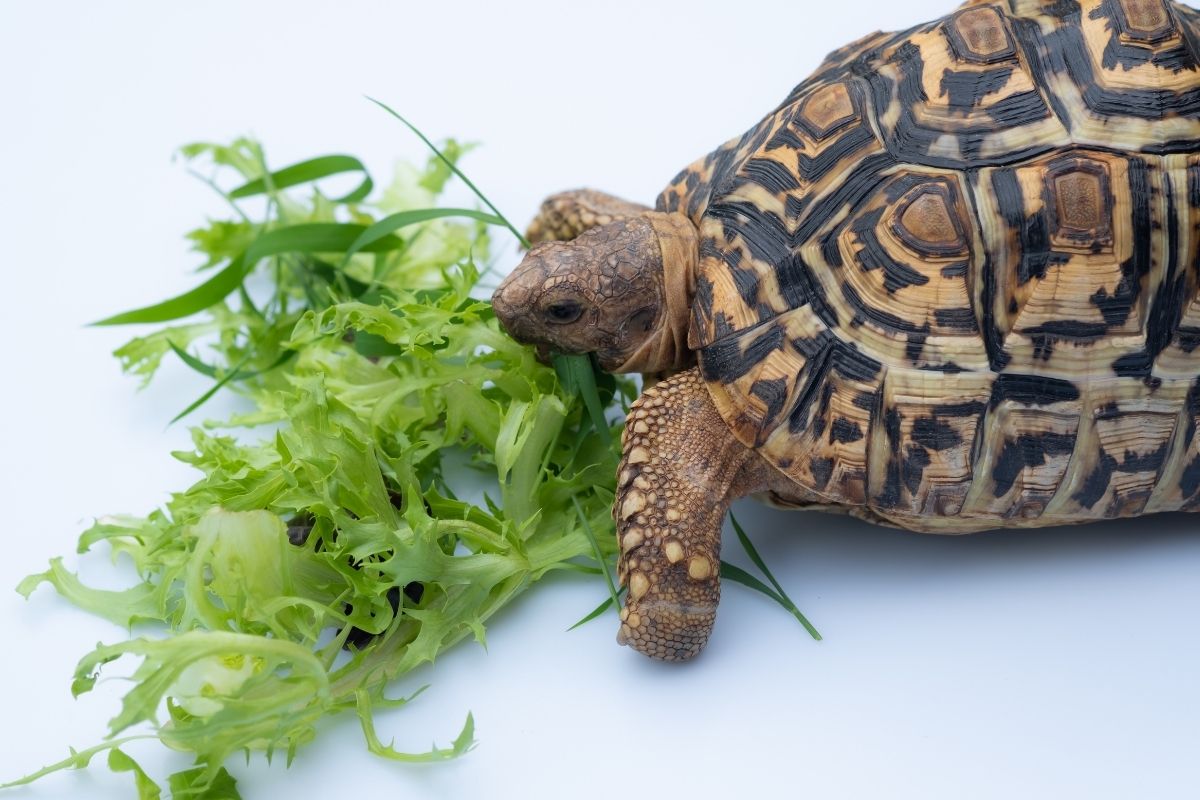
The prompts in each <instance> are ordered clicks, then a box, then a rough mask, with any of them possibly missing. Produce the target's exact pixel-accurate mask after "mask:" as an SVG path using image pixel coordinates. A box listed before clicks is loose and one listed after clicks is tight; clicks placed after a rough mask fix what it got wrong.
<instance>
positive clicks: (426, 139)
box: [367, 96, 529, 250]
mask: <svg viewBox="0 0 1200 800" xmlns="http://www.w3.org/2000/svg"><path fill="white" fill-rule="evenodd" d="M367 99H368V100H370V101H371V102H372V103H374V104H375V105H377V106H379V107H380V108H382V109H383V110H384V111H386V112H387V113H389V114H391V115H392V116H393V117H395V118H396V119H398V120H400V122H402V123H403V124H404V126H405V127H406V128H408V129H409V130H410V131H412V132H413V133H415V134H416V135H417V138H418V139H420V140H421V141H422V142H424V143H425V146H426V147H428V148H429V149H430V150H432V151H433V154H434V155H436V156H437V157H438V158H439V159H441V161H442V163H443V164H445V165H446V167H447V168H449V170H450V171H451V172H453V173H454V174H455V175H457V176H458V179H459V180H461V181H462V182H463V183H465V184H466V185H467V188H468V189H470V190H471V191H472V192H474V193H475V196H476V197H478V198H479V200H480V201H481V202H482V203H483V204H484V205H485V206H487V207H488V208H490V209H491V210H492V213H493V214H495V215H496V216H497V217H499V218H500V220H501V222H503V223H504V227H506V228H508V229H509V230H510V231H512V235H513V236H515V237H517V241H518V242H520V243H521V246H522V247H524V248H525V249H526V250H528V249H529V242H528V241H527V240H526V239H525V237H524V236H523V235H521V232H520V231H518V230H517V229H516V228H514V227H513V224H512V223H511V222H509V221H508V219H507V218H506V217H505V216H504V215H503V214H501V213H500V209H498V208H496V206H494V205H492V201H491V200H488V199H487V197H486V196H484V194H483V192H481V191H479V187H477V186H476V185H475V184H474V183H472V182H471V179H470V178H468V177H467V176H466V175H464V174H463V172H462V170H460V169H459V168H458V166H457V165H456V164H455V163H454V162H453V161H451V160H450V159H448V158H446V156H445V155H444V154H443V153H442V151H441V150H439V149H438V147H437V145H435V144H434V143H433V142H431V141H430V140H429V137H428V136H426V135H425V134H423V133H421V131H420V130H419V129H418V128H417V126H416V125H413V124H412V123H411V122H409V121H408V120H406V119H405V118H404V117H402V116H400V114H399V112H397V111H396V110H395V109H393V108H392V107H391V106H389V105H388V104H386V103H384V102H382V101H380V100H376V99H375V98H374V97H369V96H368V97H367Z"/></svg>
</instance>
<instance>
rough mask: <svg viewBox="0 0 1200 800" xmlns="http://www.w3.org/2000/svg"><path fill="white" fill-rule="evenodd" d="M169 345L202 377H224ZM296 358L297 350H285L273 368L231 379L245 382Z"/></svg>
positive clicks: (210, 367)
mask: <svg viewBox="0 0 1200 800" xmlns="http://www.w3.org/2000/svg"><path fill="white" fill-rule="evenodd" d="M168 344H169V345H171V349H172V350H174V351H175V355H177V356H179V360H180V361H182V362H183V363H185V364H187V365H188V366H189V367H191V368H192V369H194V370H196V372H199V373H200V374H201V375H205V376H207V377H209V378H213V379H218V378H220V377H222V376H221V370H219V369H217V368H216V367H214V366H212V365H211V364H206V363H204V362H203V361H201V360H200V359H198V358H196V357H195V356H194V355H192V354H191V353H189V352H188V351H186V350H184V349H183V348H181V347H178V346H176V344H175V343H174V342H168ZM295 356H296V351H295V350H285V351H284V352H282V353H280V354H279V358H278V360H276V361H275V362H274V363H272V364H271V366H269V367H267V368H266V369H257V370H250V371H249V372H236V373H233V375H232V376H231V378H230V379H231V380H235V381H244V380H246V379H247V378H255V377H258V376H259V375H262V374H264V373H267V372H270V371H271V370H273V369H275V368H276V367H281V366H283V365H284V364H286V363H287V362H288V361H291V360H292V358H294V357H295Z"/></svg>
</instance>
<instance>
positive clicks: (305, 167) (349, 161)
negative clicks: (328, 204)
mask: <svg viewBox="0 0 1200 800" xmlns="http://www.w3.org/2000/svg"><path fill="white" fill-rule="evenodd" d="M347 172H361V173H362V175H363V180H362V183H360V184H359V185H358V187H357V188H355V189H354V191H352V192H350V193H349V194H347V195H345V196H343V197H338V198H333V202H335V203H357V202H360V201H362V200H365V199H366V197H367V195H369V194H370V193H371V190H372V189H373V188H374V186H375V184H374V182H372V180H371V176H370V174H369V173H368V172H367V168H366V167H365V166H363V163H362V162H361V161H359V160H358V159H357V158H355V157H354V156H344V155H335V156H322V157H320V158H311V159H309V160H307V161H301V162H300V163H298V164H292V165H291V166H288V167H284V168H283V169H281V170H277V171H275V172H272V173H270V174H269V175H266V176H264V177H262V178H258V179H256V180H252V181H250V182H249V183H245V184H243V185H241V186H239V187H237V188H236V189H234V190H233V191H231V192H229V195H228V197H229V199H231V200H240V199H242V198H244V197H254V196H255V195H260V194H268V193H269V192H277V191H279V190H280V189H287V188H289V187H291V186H299V185H300V184H302V183H312V182H313V181H317V180H320V179H321V178H328V177H329V176H331V175H341V174H344V173H347Z"/></svg>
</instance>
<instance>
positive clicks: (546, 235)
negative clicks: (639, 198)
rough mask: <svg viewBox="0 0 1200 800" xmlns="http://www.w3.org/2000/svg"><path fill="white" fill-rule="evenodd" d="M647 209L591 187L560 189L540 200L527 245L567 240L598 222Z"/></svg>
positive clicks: (633, 215) (609, 220) (527, 234)
mask: <svg viewBox="0 0 1200 800" xmlns="http://www.w3.org/2000/svg"><path fill="white" fill-rule="evenodd" d="M649 210H650V209H649V208H648V207H647V206H643V205H639V204H637V203H631V202H629V201H628V200H622V199H621V198H619V197H613V196H612V195H610V194H604V193H603V192H597V191H594V190H592V189H576V190H574V191H570V192H560V193H559V194H555V195H551V196H550V197H548V198H546V201H545V202H544V203H542V208H541V210H540V211H538V215H537V216H536V217H534V220H533V222H531V223H530V224H529V230H528V231H526V233H525V238H526V239H528V240H529V244H530V245H535V244H538V243H539V242H566V241H570V240H571V239H574V238H575V237H576V236H578V235H579V234H581V233H583V232H584V231H588V230H591V229H592V228H595V227H597V226H599V225H607V224H608V223H610V222H615V221H616V220H619V219H627V218H628V217H636V216H637V215H638V214H641V213H642V212H643V211H649Z"/></svg>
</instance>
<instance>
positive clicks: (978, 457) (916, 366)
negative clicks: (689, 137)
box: [658, 0, 1200, 531]
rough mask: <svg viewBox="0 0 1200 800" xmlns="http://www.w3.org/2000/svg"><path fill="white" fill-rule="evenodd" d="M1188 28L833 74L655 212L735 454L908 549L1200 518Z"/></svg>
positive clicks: (1047, 17) (1000, 14)
mask: <svg viewBox="0 0 1200 800" xmlns="http://www.w3.org/2000/svg"><path fill="white" fill-rule="evenodd" d="M1198 36H1200V15H1198V14H1197V13H1196V12H1194V11H1193V10H1191V9H1189V8H1186V7H1184V6H1182V5H1178V4H1175V3H1171V2H1166V1H1165V0H1079V2H1075V1H1074V0H1053V1H1052V2H1036V1H1031V0H1010V2H1008V3H1002V2H992V3H988V2H970V3H968V4H967V5H965V6H963V7H962V8H960V9H959V10H958V11H956V12H955V13H953V14H951V15H949V16H947V17H945V18H943V19H940V20H937V21H935V22H932V23H928V24H924V25H920V26H917V27H915V28H913V29H911V30H908V31H905V32H903V33H899V34H874V35H871V36H868V37H867V38H865V39H863V40H861V41H859V42H856V43H854V44H852V45H849V46H848V47H846V48H843V49H842V50H839V51H837V52H835V53H833V54H832V55H831V56H830V57H829V58H828V59H827V60H826V61H825V63H824V64H823V65H822V66H821V67H820V68H819V69H818V71H817V72H816V74H814V75H813V76H812V77H811V78H809V79H808V80H806V81H805V82H804V83H802V84H800V86H799V87H797V88H796V89H795V90H794V91H793V92H792V93H791V95H790V96H789V97H788V98H787V99H786V100H785V102H784V103H783V104H782V105H780V106H779V107H778V109H776V110H775V111H774V112H773V113H771V114H770V115H769V116H767V117H766V119H764V120H763V121H762V122H761V123H760V124H758V125H757V126H755V127H754V128H753V129H751V130H750V131H749V132H748V133H746V134H745V135H744V136H742V137H740V138H739V139H736V140H734V141H732V142H730V143H728V144H726V145H725V146H723V147H722V148H720V149H718V150H717V151H716V152H714V153H712V154H711V155H709V156H707V157H705V158H704V159H702V160H700V161H699V162H697V163H696V164H694V165H693V166H692V167H690V168H688V169H687V170H685V171H684V172H683V173H681V174H680V176H679V177H678V178H677V179H676V180H675V182H674V183H673V184H672V186H670V187H669V188H668V189H667V190H666V191H665V192H664V193H663V194H662V196H661V197H660V198H659V203H658V208H659V210H662V211H682V212H684V213H686V214H687V215H688V216H690V217H691V218H692V219H693V221H695V222H696V224H697V226H698V227H699V229H700V237H701V252H700V256H701V263H700V274H699V276H698V279H697V285H698V289H697V295H696V300H695V304H694V319H693V324H692V338H693V341H692V344H693V346H694V347H695V349H697V350H698V355H699V362H700V365H701V369H702V373H703V375H704V377H705V379H706V380H707V382H708V386H709V389H710V391H711V393H712V396H713V398H714V401H715V403H716V405H717V407H718V409H719V410H720V411H721V413H722V415H723V416H724V418H725V420H726V421H727V422H728V424H729V425H730V427H731V428H732V430H733V431H734V433H735V435H736V436H737V437H738V438H739V439H740V440H741V441H742V442H744V443H746V444H747V445H750V446H753V447H756V448H758V450H759V451H760V452H761V453H762V454H763V455H765V456H766V457H767V458H768V460H769V461H770V462H772V463H773V464H774V465H775V466H777V467H778V468H779V469H780V470H782V471H783V472H784V473H786V474H787V475H788V476H789V477H790V478H791V479H792V480H793V481H794V482H795V483H796V484H797V485H798V487H800V488H801V489H802V490H803V491H801V492H798V496H800V497H812V496H815V497H816V498H817V499H818V500H819V502H825V503H830V504H836V505H845V506H858V507H864V508H865V509H867V510H869V512H871V513H873V514H877V515H878V516H879V517H882V518H884V519H886V520H891V521H893V522H896V523H898V524H901V525H904V526H905V527H910V528H924V529H935V530H946V531H953V530H968V529H975V528H979V527H990V526H994V525H995V523H996V521H997V520H1011V522H1010V523H1009V524H1014V525H1030V526H1032V525H1049V524H1059V523H1064V522H1079V521H1084V520H1088V519H1095V518H1103V517H1118V516H1131V515H1135V514H1141V513H1150V512H1158V511H1172V510H1178V509H1189V510H1196V509H1200V437H1197V436H1196V428H1197V421H1198V420H1200V381H1198V380H1197V376H1198V375H1200V291H1198V289H1200V273H1198V266H1200V252H1198V251H1200V230H1198V228H1197V223H1198V222H1200V40H1198Z"/></svg>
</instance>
